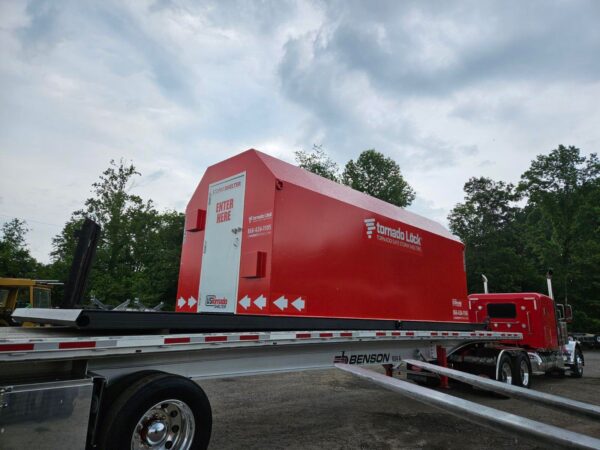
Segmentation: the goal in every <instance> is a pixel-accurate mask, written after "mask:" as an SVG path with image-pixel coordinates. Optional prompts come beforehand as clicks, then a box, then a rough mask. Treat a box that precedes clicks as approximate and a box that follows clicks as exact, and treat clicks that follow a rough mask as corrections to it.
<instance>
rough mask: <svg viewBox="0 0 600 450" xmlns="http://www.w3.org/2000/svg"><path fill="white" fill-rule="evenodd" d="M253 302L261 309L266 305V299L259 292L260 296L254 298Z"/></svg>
mask: <svg viewBox="0 0 600 450" xmlns="http://www.w3.org/2000/svg"><path fill="white" fill-rule="evenodd" d="M254 304H255V305H256V306H258V307H259V308H260V309H263V308H264V307H265V306H267V299H266V298H265V297H264V296H263V295H262V294H260V296H259V297H258V298H257V299H256V300H254Z"/></svg>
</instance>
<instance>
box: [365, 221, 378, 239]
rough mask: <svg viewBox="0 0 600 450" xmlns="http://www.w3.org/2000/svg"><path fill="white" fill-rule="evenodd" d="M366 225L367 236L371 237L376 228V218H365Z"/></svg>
mask: <svg viewBox="0 0 600 450" xmlns="http://www.w3.org/2000/svg"><path fill="white" fill-rule="evenodd" d="M365 226H366V227H367V237H368V238H369V239H371V237H372V236H373V231H374V230H375V228H376V226H375V219H365Z"/></svg>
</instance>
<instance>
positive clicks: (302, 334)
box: [296, 333, 310, 339]
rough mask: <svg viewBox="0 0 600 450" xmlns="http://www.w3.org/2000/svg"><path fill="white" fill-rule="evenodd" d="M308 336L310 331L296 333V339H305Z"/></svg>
mask: <svg viewBox="0 0 600 450" xmlns="http://www.w3.org/2000/svg"><path fill="white" fill-rule="evenodd" d="M309 337H310V333H296V338H298V339H306V338H309Z"/></svg>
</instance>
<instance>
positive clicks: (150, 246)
mask: <svg viewBox="0 0 600 450" xmlns="http://www.w3.org/2000/svg"><path fill="white" fill-rule="evenodd" d="M139 175H140V174H139V172H138V171H137V170H136V169H135V167H134V166H133V164H125V163H124V162H123V161H120V162H119V163H118V164H117V163H116V162H115V161H111V162H110V166H109V167H108V169H106V170H105V171H104V172H103V173H102V175H101V176H100V179H99V181H98V182H96V183H94V184H93V185H92V194H93V196H92V197H90V198H89V199H88V200H86V202H85V207H84V208H83V209H81V210H79V211H75V212H74V213H73V214H72V216H71V219H70V220H69V222H67V224H66V225H65V227H64V229H63V231H62V233H61V234H60V235H58V236H56V237H55V238H54V240H53V246H54V250H53V252H52V257H53V261H54V264H53V266H54V269H55V273H57V276H61V279H65V278H66V276H67V274H68V269H69V267H70V264H71V261H72V258H73V254H74V251H75V247H76V239H75V230H77V229H78V228H79V227H80V226H81V223H82V222H83V219H84V218H85V217H89V218H91V219H93V220H95V221H96V222H97V223H98V224H99V225H100V226H101V227H102V232H101V235H100V240H99V243H98V249H97V251H96V258H95V262H94V266H93V268H92V271H91V274H90V283H89V285H88V286H89V287H88V291H91V292H93V294H94V295H95V296H96V297H98V298H99V299H100V300H102V301H103V302H106V303H109V304H117V303H120V302H122V301H124V300H126V299H127V298H129V299H133V298H135V297H137V298H139V299H140V300H141V301H142V302H144V303H146V304H148V305H154V304H156V303H158V302H159V301H161V300H163V301H166V302H167V303H169V304H173V302H174V300H175V291H176V289H177V272H178V268H179V257H180V254H181V253H180V252H181V236H182V232H183V214H180V213H176V212H166V213H159V212H158V211H157V210H156V209H155V207H154V204H153V203H152V201H151V200H148V201H144V200H143V199H142V198H141V197H139V196H137V195H134V194H132V193H131V192H130V191H131V186H132V183H133V179H134V177H136V176H139Z"/></svg>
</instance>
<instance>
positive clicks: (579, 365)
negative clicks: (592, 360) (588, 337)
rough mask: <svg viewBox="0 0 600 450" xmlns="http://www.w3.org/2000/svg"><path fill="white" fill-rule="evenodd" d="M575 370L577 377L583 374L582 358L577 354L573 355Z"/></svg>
mask: <svg viewBox="0 0 600 450" xmlns="http://www.w3.org/2000/svg"><path fill="white" fill-rule="evenodd" d="M575 370H576V371H577V373H578V374H579V375H581V374H582V373H583V358H582V357H581V353H579V352H577V353H575Z"/></svg>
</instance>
